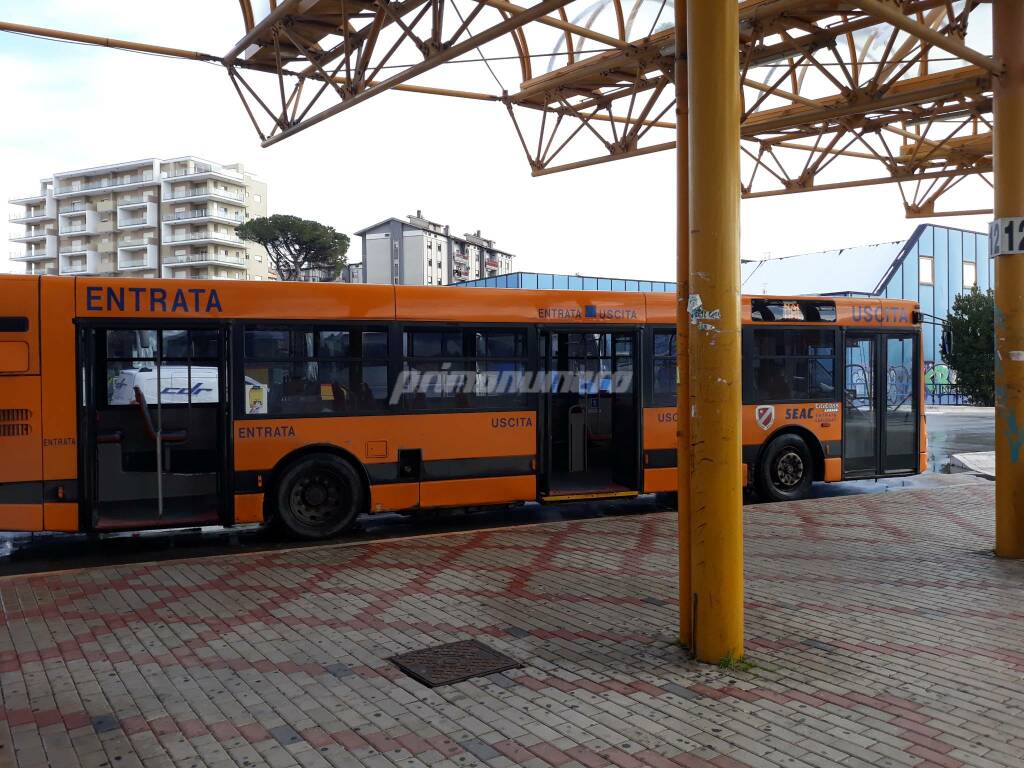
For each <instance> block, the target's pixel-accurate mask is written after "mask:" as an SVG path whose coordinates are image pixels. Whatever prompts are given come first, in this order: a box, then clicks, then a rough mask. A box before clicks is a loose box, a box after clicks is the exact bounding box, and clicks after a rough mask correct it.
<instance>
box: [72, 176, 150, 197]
mask: <svg viewBox="0 0 1024 768" xmlns="http://www.w3.org/2000/svg"><path fill="white" fill-rule="evenodd" d="M157 181H158V179H157V178H156V177H154V176H153V174H152V173H137V174H131V175H129V176H118V177H114V178H109V179H94V180H92V181H83V182H74V183H72V184H68V185H67V186H62V187H57V189H56V190H54V193H53V196H54V197H56V198H61V197H71V196H72V195H95V194H102V193H104V192H107V191H110V190H117V189H120V190H126V189H135V188H137V187H144V186H151V185H153V184H156V183H157Z"/></svg>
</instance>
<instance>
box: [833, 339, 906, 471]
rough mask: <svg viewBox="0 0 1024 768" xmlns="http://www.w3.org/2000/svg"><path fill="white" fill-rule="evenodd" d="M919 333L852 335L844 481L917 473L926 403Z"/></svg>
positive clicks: (847, 372) (846, 379) (846, 374)
mask: <svg viewBox="0 0 1024 768" xmlns="http://www.w3.org/2000/svg"><path fill="white" fill-rule="evenodd" d="M918 343H919V342H918V335H917V334H916V333H903V332H896V333H867V332H863V333H862V332H848V333H847V334H846V343H845V361H844V364H845V365H844V374H843V376H844V400H843V476H844V477H846V478H850V479H854V478H858V477H861V478H863V477H878V476H882V475H899V474H909V473H912V472H915V471H916V470H917V462H918V455H917V450H918V449H917V446H918V438H919V436H918V428H919V426H918V425H919V424H920V415H921V402H920V393H919V391H918V390H919V387H918V380H917V370H918V368H919V367H920V366H919V365H918V364H917V360H918Z"/></svg>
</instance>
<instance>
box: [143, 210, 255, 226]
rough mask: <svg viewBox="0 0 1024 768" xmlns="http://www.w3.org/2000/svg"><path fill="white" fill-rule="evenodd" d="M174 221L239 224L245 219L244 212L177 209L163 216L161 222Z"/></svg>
mask: <svg viewBox="0 0 1024 768" xmlns="http://www.w3.org/2000/svg"><path fill="white" fill-rule="evenodd" d="M175 221H191V222H193V223H195V224H205V223H207V222H226V223H228V224H241V223H242V222H244V221H245V214H243V213H241V212H235V211H210V210H206V209H203V210H199V211H178V212H177V213H170V214H167V215H165V216H164V217H163V222H164V223H165V224H166V223H168V222H175Z"/></svg>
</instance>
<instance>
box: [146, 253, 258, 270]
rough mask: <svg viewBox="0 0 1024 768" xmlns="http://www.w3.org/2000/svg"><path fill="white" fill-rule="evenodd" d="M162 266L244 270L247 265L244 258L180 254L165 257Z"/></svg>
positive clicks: (212, 254) (211, 254)
mask: <svg viewBox="0 0 1024 768" xmlns="http://www.w3.org/2000/svg"><path fill="white" fill-rule="evenodd" d="M163 264H164V266H173V265H179V266H185V265H188V266H193V267H200V266H222V267H234V268H235V269H245V268H246V267H247V266H248V264H247V262H246V260H245V257H244V256H229V255H226V254H217V253H209V252H206V253H182V254H176V255H173V256H165V257H164V259H163Z"/></svg>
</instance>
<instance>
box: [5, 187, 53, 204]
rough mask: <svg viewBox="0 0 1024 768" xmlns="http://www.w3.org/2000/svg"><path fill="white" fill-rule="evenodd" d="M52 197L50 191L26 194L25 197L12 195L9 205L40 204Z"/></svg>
mask: <svg viewBox="0 0 1024 768" xmlns="http://www.w3.org/2000/svg"><path fill="white" fill-rule="evenodd" d="M50 199H52V196H51V194H50V191H49V190H47V191H46V192H43V193H40V194H38V195H27V196H25V197H12V198H11V199H10V200H8V201H7V202H9V203H10V204H11V205H32V206H35V205H42V204H43V203H45V202H46V201H47V200H50Z"/></svg>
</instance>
